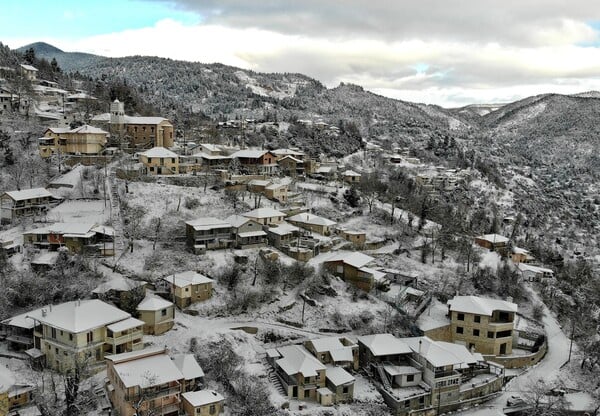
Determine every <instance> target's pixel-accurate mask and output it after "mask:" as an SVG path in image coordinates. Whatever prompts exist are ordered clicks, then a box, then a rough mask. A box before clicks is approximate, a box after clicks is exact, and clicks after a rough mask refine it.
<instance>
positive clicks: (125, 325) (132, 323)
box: [106, 318, 144, 332]
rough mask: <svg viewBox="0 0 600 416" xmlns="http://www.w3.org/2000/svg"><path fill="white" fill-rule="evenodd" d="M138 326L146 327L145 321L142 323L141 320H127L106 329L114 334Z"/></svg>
mask: <svg viewBox="0 0 600 416" xmlns="http://www.w3.org/2000/svg"><path fill="white" fill-rule="evenodd" d="M138 326H144V321H140V320H139V319H135V318H127V319H125V320H123V321H121V322H117V323H114V324H111V325H108V326H107V327H106V328H107V329H109V330H111V331H112V332H121V331H126V330H128V329H132V328H137V327H138Z"/></svg>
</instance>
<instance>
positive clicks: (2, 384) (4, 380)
mask: <svg viewBox="0 0 600 416" xmlns="http://www.w3.org/2000/svg"><path fill="white" fill-rule="evenodd" d="M0 368H1V369H2V371H0V393H6V392H7V391H8V390H10V388H11V387H12V386H14V385H15V377H14V375H13V373H12V372H11V371H10V370H9V369H8V368H6V367H5V366H4V365H2V367H0Z"/></svg>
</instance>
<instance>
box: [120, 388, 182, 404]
mask: <svg viewBox="0 0 600 416" xmlns="http://www.w3.org/2000/svg"><path fill="white" fill-rule="evenodd" d="M179 393H181V386H180V385H177V386H175V387H169V388H166V389H153V388H147V389H144V390H143V392H142V393H141V394H140V393H138V394H129V395H125V400H127V401H128V402H131V401H138V400H140V399H141V400H144V401H146V400H154V399H159V398H161V397H167V396H173V395H179ZM177 400H179V398H177Z"/></svg>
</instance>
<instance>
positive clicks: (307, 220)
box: [288, 212, 336, 227]
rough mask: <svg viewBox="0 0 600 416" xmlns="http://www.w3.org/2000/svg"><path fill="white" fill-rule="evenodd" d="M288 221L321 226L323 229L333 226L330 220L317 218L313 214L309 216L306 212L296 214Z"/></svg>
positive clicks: (333, 223) (333, 222)
mask: <svg viewBox="0 0 600 416" xmlns="http://www.w3.org/2000/svg"><path fill="white" fill-rule="evenodd" d="M288 221H296V222H300V223H303V224H311V225H322V226H325V227H329V226H331V225H335V224H336V222H335V221H331V220H330V219H327V218H324V217H319V216H318V215H315V214H309V213H308V212H304V213H301V214H296V215H294V216H292V217H289V218H288Z"/></svg>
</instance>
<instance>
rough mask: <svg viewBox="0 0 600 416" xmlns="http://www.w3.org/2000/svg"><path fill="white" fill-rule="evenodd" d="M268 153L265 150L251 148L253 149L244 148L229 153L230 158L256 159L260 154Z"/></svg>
mask: <svg viewBox="0 0 600 416" xmlns="http://www.w3.org/2000/svg"><path fill="white" fill-rule="evenodd" d="M267 153H269V152H268V151H267V150H253V149H244V150H238V151H237V152H235V153H234V154H232V155H231V157H232V158H235V159H237V158H245V159H258V158H260V157H261V156H263V155H265V154H267Z"/></svg>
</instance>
